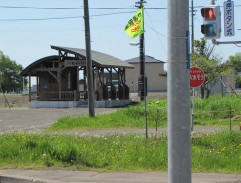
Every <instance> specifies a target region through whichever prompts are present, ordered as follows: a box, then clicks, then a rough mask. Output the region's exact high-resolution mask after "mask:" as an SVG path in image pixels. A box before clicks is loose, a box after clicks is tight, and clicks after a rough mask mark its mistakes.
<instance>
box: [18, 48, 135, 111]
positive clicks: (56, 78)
mask: <svg viewBox="0 0 241 183" xmlns="http://www.w3.org/2000/svg"><path fill="white" fill-rule="evenodd" d="M51 48H52V49H55V50H57V51H58V55H54V56H48V57H44V58H41V59H39V60H37V61H35V62H33V63H32V64H30V65H29V66H28V67H26V68H25V69H24V70H23V71H22V73H21V75H23V76H28V77H29V101H31V102H32V101H34V102H35V103H36V101H48V103H49V102H50V101H55V102H56V101H58V102H60V101H63V102H64V101H75V104H73V107H77V106H78V103H76V101H85V100H86V99H87V96H88V95H87V92H88V86H87V80H88V78H87V72H86V51H85V50H84V49H77V48H67V47H59V46H51ZM91 54H92V55H91V56H92V63H93V67H92V71H93V75H94V81H93V82H94V93H95V99H96V101H103V100H116V99H118V100H128V99H129V87H128V86H127V85H126V83H125V69H126V68H134V66H132V65H130V64H129V63H126V62H124V61H122V60H120V59H118V58H115V57H113V56H110V55H107V54H104V53H100V52H96V51H92V52H91ZM80 70H82V71H83V79H84V84H83V87H82V90H80V86H79V78H80V76H79V73H80V72H79V71H80ZM113 75H117V83H114V82H113ZM31 77H36V82H37V83H36V85H37V90H36V91H31V87H30V86H31ZM60 106H63V105H60ZM46 107H47V106H46ZM56 107H58V106H56Z"/></svg>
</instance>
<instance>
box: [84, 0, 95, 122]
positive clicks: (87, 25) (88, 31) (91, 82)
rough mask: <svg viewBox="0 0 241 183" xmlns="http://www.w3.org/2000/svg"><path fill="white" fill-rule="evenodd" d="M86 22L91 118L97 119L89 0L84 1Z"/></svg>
mask: <svg viewBox="0 0 241 183" xmlns="http://www.w3.org/2000/svg"><path fill="white" fill-rule="evenodd" d="M84 20H85V44H86V70H87V80H88V104H89V116H91V117H95V101H94V86H93V70H92V58H91V44H90V41H91V39H90V22H89V4H88V0H84Z"/></svg>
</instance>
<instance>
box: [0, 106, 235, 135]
mask: <svg viewBox="0 0 241 183" xmlns="http://www.w3.org/2000/svg"><path fill="white" fill-rule="evenodd" d="M116 110H117V109H113V108H96V114H97V115H98V114H103V113H110V112H113V111H116ZM69 115H88V108H75V109H44V108H42V109H29V108H18V109H15V108H13V109H0V133H4V132H31V133H32V132H41V131H43V130H45V129H47V128H48V127H49V126H50V125H51V124H53V123H54V122H55V121H56V120H57V119H59V118H61V117H63V116H69ZM226 129H227V130H228V129H229V127H220V126H219V127H217V126H196V127H194V131H193V132H192V134H193V135H197V134H200V133H205V134H210V133H213V132H217V131H220V130H226ZM236 129H237V130H238V129H239V128H238V127H236ZM166 132H167V129H166V128H158V130H157V131H156V129H148V134H152V135H155V134H160V133H166ZM54 133H56V134H71V135H80V136H86V135H98V136H99V135H113V134H117V135H124V134H145V133H146V131H145V129H144V127H143V129H123V128H120V129H94V130H69V131H58V132H54Z"/></svg>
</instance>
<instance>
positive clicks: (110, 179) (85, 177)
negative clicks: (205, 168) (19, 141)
mask: <svg viewBox="0 0 241 183" xmlns="http://www.w3.org/2000/svg"><path fill="white" fill-rule="evenodd" d="M1 177H2V180H1ZM14 177H15V178H14ZM0 182H1V183H34V182H36V183H84V182H85V183H86V182H90V183H167V182H168V176H167V173H158V172H147V173H128V172H119V173H110V172H94V171H65V170H0ZM192 182H193V183H241V174H213V173H194V174H193V175H192Z"/></svg>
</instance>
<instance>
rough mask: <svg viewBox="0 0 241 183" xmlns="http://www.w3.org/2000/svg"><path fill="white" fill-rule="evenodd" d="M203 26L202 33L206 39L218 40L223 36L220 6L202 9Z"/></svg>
mask: <svg viewBox="0 0 241 183" xmlns="http://www.w3.org/2000/svg"><path fill="white" fill-rule="evenodd" d="M201 14H202V17H203V24H202V25H201V32H202V33H203V34H204V38H205V39H218V38H220V36H221V11H220V6H208V7H204V8H202V9H201Z"/></svg>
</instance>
